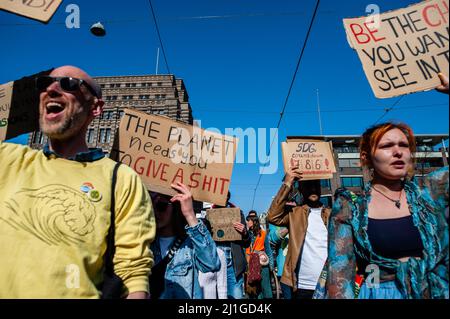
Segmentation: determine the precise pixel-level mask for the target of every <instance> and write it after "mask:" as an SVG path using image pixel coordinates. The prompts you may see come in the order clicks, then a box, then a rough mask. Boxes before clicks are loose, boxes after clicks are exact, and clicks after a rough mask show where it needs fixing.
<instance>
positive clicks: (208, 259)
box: [150, 183, 220, 299]
mask: <svg viewBox="0 0 450 319" xmlns="http://www.w3.org/2000/svg"><path fill="white" fill-rule="evenodd" d="M172 187H173V188H174V189H175V190H177V191H178V194H177V195H175V196H174V197H172V198H170V197H169V196H164V195H160V194H154V195H153V204H154V209H155V217H156V226H157V231H156V240H155V241H154V242H153V243H152V245H151V250H152V251H153V253H154V256H155V266H154V267H153V269H152V273H153V275H152V277H150V287H151V288H152V285H154V286H153V289H151V292H152V293H151V298H158V299H203V292H202V289H201V287H200V284H199V281H198V273H199V271H201V272H204V273H207V272H216V271H218V270H219V269H220V260H219V257H218V255H217V250H216V249H217V248H216V244H215V243H214V241H213V239H212V237H211V234H210V232H209V231H208V229H207V227H206V226H205V224H203V222H201V221H199V220H198V219H197V218H196V216H195V212H194V209H193V206H192V194H191V192H190V191H189V189H188V188H187V187H186V186H185V185H183V184H181V183H177V185H172ZM174 246H175V247H177V249H174V248H173V247H174ZM169 252H170V254H172V253H173V258H171V259H170V261H169V262H168V263H167V264H166V263H165V262H167V259H165V257H166V256H167V255H168V254H169ZM159 268H162V269H163V270H162V271H161V270H159ZM161 277H164V280H163V281H162V280H161V279H162V278H161ZM158 285H159V286H162V287H159V288H158V289H159V291H158V289H157V288H156V287H155V286H158ZM155 291H156V292H155Z"/></svg>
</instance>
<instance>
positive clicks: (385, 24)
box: [344, 0, 449, 98]
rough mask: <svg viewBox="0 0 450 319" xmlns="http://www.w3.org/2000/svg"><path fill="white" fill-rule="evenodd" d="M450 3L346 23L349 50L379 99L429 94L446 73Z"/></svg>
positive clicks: (436, 1) (438, 1) (443, 0)
mask: <svg viewBox="0 0 450 319" xmlns="http://www.w3.org/2000/svg"><path fill="white" fill-rule="evenodd" d="M448 13H449V0H430V1H423V2H420V3H418V4H416V5H412V6H409V7H407V8H404V9H400V10H396V11H391V12H387V13H384V14H381V15H372V16H369V17H362V18H356V19H344V27H345V30H346V33H347V37H348V41H349V43H350V46H351V47H352V48H353V49H355V50H356V51H357V53H358V56H359V58H360V60H361V62H362V64H363V68H364V71H365V74H366V76H367V78H368V80H369V83H370V85H371V87H372V90H373V92H374V94H375V96H376V97H378V98H389V97H394V96H399V95H403V94H408V93H413V92H420V91H425V90H430V89H433V88H435V87H437V86H438V85H440V84H441V82H440V80H439V78H438V76H437V73H439V72H443V73H445V74H447V75H448V70H449V16H448Z"/></svg>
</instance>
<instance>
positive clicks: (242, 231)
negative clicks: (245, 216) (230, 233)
mask: <svg viewBox="0 0 450 319" xmlns="http://www.w3.org/2000/svg"><path fill="white" fill-rule="evenodd" d="M233 227H234V229H236V231H237V232H238V233H239V234H241V235H242V236H244V235H245V233H247V228H245V225H244V224H241V223H238V222H234V223H233Z"/></svg>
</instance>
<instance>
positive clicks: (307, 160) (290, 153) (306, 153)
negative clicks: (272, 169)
mask: <svg viewBox="0 0 450 319" xmlns="http://www.w3.org/2000/svg"><path fill="white" fill-rule="evenodd" d="M281 149H282V155H283V164H284V171H285V172H286V171H287V170H288V168H289V167H291V166H293V165H298V166H299V170H300V171H302V172H303V179H302V180H313V179H332V178H333V174H334V173H336V164H335V162H334V156H333V148H332V146H331V143H330V142H324V141H320V140H315V139H288V141H287V142H283V143H281Z"/></svg>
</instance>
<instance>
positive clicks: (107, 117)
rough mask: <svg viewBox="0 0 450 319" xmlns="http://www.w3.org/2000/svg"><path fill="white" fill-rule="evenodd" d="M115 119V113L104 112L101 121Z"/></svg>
mask: <svg viewBox="0 0 450 319" xmlns="http://www.w3.org/2000/svg"><path fill="white" fill-rule="evenodd" d="M112 118H113V111H104V112H103V113H102V116H101V119H102V120H112Z"/></svg>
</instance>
